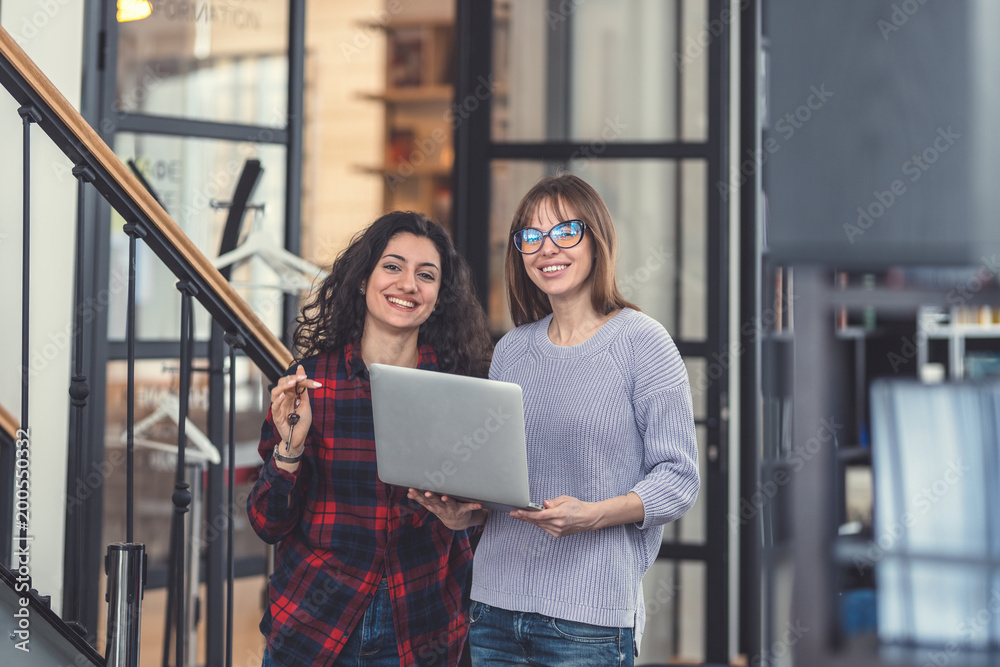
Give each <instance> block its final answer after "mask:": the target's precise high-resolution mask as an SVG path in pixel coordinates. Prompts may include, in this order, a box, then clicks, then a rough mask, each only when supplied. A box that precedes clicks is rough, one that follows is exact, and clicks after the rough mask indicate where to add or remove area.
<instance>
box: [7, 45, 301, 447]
mask: <svg viewBox="0 0 1000 667" xmlns="http://www.w3.org/2000/svg"><path fill="white" fill-rule="evenodd" d="M0 57H3V58H4V59H6V60H7V62H9V63H10V64H11V65H12V66H13V68H14V69H15V70H16V72H17V73H18V74H19V75H20V76H21V78H23V79H24V81H25V82H26V83H27V85H28V86H30V87H31V89H32V90H33V91H34V92H35V94H36V95H37V97H38V98H39V99H40V100H41V102H42V103H43V104H45V105H47V106H48V107H49V108H50V109H51V110H52V111H53V113H54V114H56V116H58V118H59V120H60V121H61V123H62V124H64V125H65V127H66V128H67V129H68V130H69V132H70V133H71V134H72V137H73V138H74V139H75V141H76V143H77V145H76V146H74V147H73V149H74V150H75V151H78V152H80V153H89V154H91V155H92V156H93V157H94V159H95V160H96V161H97V163H98V165H99V167H100V168H101V169H103V170H104V171H105V172H106V173H107V174H108V175H109V176H110V177H111V178H112V179H113V180H114V181H115V183H116V184H117V185H118V187H119V188H120V189H121V190H122V191H124V195H125V196H126V197H128V198H129V199H131V201H132V202H134V204H135V205H136V206H137V207H138V208H139V209H141V211H142V213H143V214H144V217H145V218H147V219H148V220H149V221H150V222H151V223H152V224H153V225H155V226H156V228H157V230H158V231H159V232H160V233H161V235H162V236H163V237H164V238H165V240H166V242H167V243H169V244H170V245H172V246H173V248H174V249H176V251H177V253H178V254H179V255H180V256H181V257H183V259H184V260H185V261H186V263H187V264H188V265H189V267H190V269H191V270H192V271H193V272H195V273H196V274H197V275H198V276H199V277H200V279H201V280H202V281H203V283H204V284H205V285H206V286H207V288H208V289H210V290H212V291H213V293H214V294H215V295H216V296H217V297H218V298H219V300H221V301H222V303H223V304H224V306H225V307H226V308H228V309H229V310H230V311H231V312H232V313H233V314H234V316H235V317H236V318H237V319H238V320H239V321H240V324H241V325H242V327H243V328H244V331H243V333H244V334H245V335H249V336H252V337H255V338H256V340H257V341H259V342H260V346H261V347H262V348H263V349H264V350H265V351H266V352H267V353H268V354H269V355H270V356H271V357H272V359H273V360H274V362H275V363H276V364H277V365H278V366H280V367H281V368H287V367H289V366H290V365H291V364H292V361H293V356H292V353H291V352H290V351H289V350H288V348H286V347H285V346H284V344H283V343H282V342H281V341H280V340H279V339H278V337H277V336H275V335H274V334H273V333H272V332H271V330H270V329H268V328H267V327H266V326H265V325H264V323H263V322H261V321H260V318H258V317H257V315H256V313H254V312H253V310H251V308H250V306H249V304H247V302H246V301H244V300H243V298H242V297H241V296H240V295H239V294H237V292H236V290H235V289H233V287H232V285H230V284H229V282H228V281H227V280H226V279H225V278H224V277H223V276H222V274H221V273H219V271H218V270H217V269H216V268H215V267H214V266H213V265H212V263H211V262H210V261H209V259H208V258H207V257H206V256H205V255H204V253H202V252H201V250H199V249H198V247H197V246H196V245H195V244H194V242H193V241H191V239H190V238H188V236H187V235H186V234H185V233H184V231H183V230H182V229H181V228H180V226H178V224H177V223H176V222H174V220H173V219H172V218H171V217H170V215H169V214H168V213H167V212H166V211H165V210H164V209H163V207H162V206H160V205H159V204H158V203H157V202H156V200H155V199H154V198H153V196H152V195H151V194H150V193H149V192H148V191H147V190H146V189H145V188H144V187H142V185H141V184H140V183H139V181H138V179H137V178H136V177H135V176H134V175H133V174H132V172H131V171H129V169H128V167H127V166H125V164H124V163H123V162H122V161H121V160H120V159H119V158H118V156H117V155H115V153H114V151H112V150H111V147H110V146H108V145H107V144H106V143H105V142H104V140H103V139H101V138H100V136H98V134H97V132H96V131H95V130H94V128H92V127H91V126H90V124H89V123H87V121H86V120H85V119H84V118H83V116H81V115H80V113H79V112H78V111H77V110H76V109H75V108H73V105H72V104H70V103H69V101H68V100H67V99H66V98H65V97H64V96H63V95H62V93H60V92H59V90H58V89H57V88H56V87H55V86H54V85H53V84H52V82H51V81H50V80H49V79H48V77H46V76H45V74H44V73H42V71H41V70H40V69H39V68H38V66H37V65H35V63H34V62H33V61H32V60H31V58H29V57H28V55H27V54H26V53H25V52H24V50H23V49H21V47H20V46H19V45H18V44H17V42H15V41H14V39H13V38H12V37H11V36H10V34H9V33H8V32H7V31H6V30H5V29H3V27H0ZM12 92H13V91H12ZM43 129H46V131H47V132H48V131H49V130H48V128H44V126H43ZM50 134H51V132H50ZM57 143H58V142H57ZM60 148H62V149H63V150H64V151H66V152H67V154H70V152H69V151H68V150H67V148H66V147H65V146H60ZM70 157H71V158H72V155H70ZM112 205H114V202H112ZM258 363H259V362H258ZM272 379H276V378H272ZM15 429H16V426H15Z"/></svg>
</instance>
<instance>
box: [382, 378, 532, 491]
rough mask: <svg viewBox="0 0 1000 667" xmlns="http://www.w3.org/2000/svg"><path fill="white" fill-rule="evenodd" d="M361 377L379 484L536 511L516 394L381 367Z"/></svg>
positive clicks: (487, 383) (497, 385)
mask: <svg viewBox="0 0 1000 667" xmlns="http://www.w3.org/2000/svg"><path fill="white" fill-rule="evenodd" d="M368 370H369V373H370V374H371V384H372V412H373V413H374V417H375V456H376V462H377V466H378V476H379V479H381V480H382V481H383V482H385V483H386V484H394V485H396V486H403V487H412V488H415V489H423V490H425V491H433V492H435V493H440V494H444V495H447V496H449V497H455V498H457V499H460V500H465V501H476V502H481V503H482V504H483V506H484V507H488V508H490V509H496V510H509V509H510V508H512V507H515V508H520V509H531V510H540V509H542V506H541V505H537V504H535V503H532V502H531V494H530V491H529V488H528V455H527V449H526V446H525V440H524V413H523V410H522V404H521V387H519V386H518V385H516V384H513V383H510V382H497V381H494V380H484V379H481V378H470V377H464V376H461V375H451V374H449V373H438V372H435V371H425V370H418V369H414V368H400V367H399V366H387V365H385V364H371V366H370V367H369V369H368Z"/></svg>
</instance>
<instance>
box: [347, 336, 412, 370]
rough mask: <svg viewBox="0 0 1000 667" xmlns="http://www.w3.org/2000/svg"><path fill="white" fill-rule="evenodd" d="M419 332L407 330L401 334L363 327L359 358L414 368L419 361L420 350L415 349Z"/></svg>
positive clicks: (371, 361) (369, 362)
mask: <svg viewBox="0 0 1000 667" xmlns="http://www.w3.org/2000/svg"><path fill="white" fill-rule="evenodd" d="M418 335H419V332H418V331H416V330H414V331H408V332H406V333H402V334H392V333H389V332H381V331H375V330H373V328H372V327H368V326H366V327H365V331H364V333H363V334H361V358H362V359H364V360H365V364H368V365H371V364H388V365H390V366H405V367H407V368H416V367H417V364H418V363H419V361H420V351H419V350H418V349H417V337H418Z"/></svg>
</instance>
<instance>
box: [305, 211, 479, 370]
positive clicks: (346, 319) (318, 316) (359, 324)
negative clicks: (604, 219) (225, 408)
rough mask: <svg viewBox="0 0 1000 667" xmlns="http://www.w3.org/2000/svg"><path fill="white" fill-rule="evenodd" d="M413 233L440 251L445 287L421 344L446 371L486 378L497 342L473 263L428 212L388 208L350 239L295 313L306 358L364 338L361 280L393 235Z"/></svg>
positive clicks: (422, 329) (422, 332)
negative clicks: (476, 283)
mask: <svg viewBox="0 0 1000 667" xmlns="http://www.w3.org/2000/svg"><path fill="white" fill-rule="evenodd" d="M403 233H409V234H413V235H414V236H417V237H420V238H426V239H429V240H430V241H431V242H432V243H433V244H434V246H435V247H436V248H437V251H438V253H439V254H440V255H441V288H440V290H439V292H438V300H437V304H436V306H435V310H434V312H433V313H431V316H430V317H429V318H428V319H427V321H426V322H424V323H423V324H422V325H421V326H420V332H419V334H418V340H417V342H418V344H429V345H431V346H432V347H433V348H434V352H435V353H436V354H437V360H438V367H439V368H440V369H441V370H443V371H445V372H447V373H459V374H462V375H473V376H477V377H486V375H487V372H488V371H489V363H490V356H491V355H492V350H493V341H492V339H491V338H490V335H489V330H488V329H487V324H486V315H485V314H484V313H483V309H482V307H481V306H480V304H479V301H478V300H477V299H476V295H475V292H474V290H473V288H472V277H471V274H470V272H469V266H468V264H466V262H465V260H464V259H463V258H462V257H461V255H459V254H458V252H457V251H456V250H455V246H454V245H453V244H452V242H451V239H450V238H448V234H447V233H446V232H445V231H444V229H442V228H441V227H440V226H439V225H438V224H436V223H434V222H432V221H431V220H429V219H428V218H427V216H425V215H423V214H421V213H414V212H411V211H393V212H391V213H386V214H385V215H383V216H382V217H381V218H379V219H378V220H376V221H375V222H373V223H372V224H371V225H369V226H368V227H367V228H366V229H364V230H362V231H361V232H359V233H358V234H357V235H355V237H354V238H353V239H352V240H351V243H350V245H349V246H348V247H347V249H346V250H344V251H343V252H342V253H340V255H339V256H338V257H337V259H336V261H334V263H333V267H332V268H331V270H330V275H329V276H328V277H327V278H326V280H324V281H323V283H322V284H321V285H320V286H319V289H317V290H316V291H315V292H314V293H313V296H312V297H311V298H310V299H309V301H308V302H307V303H306V305H305V306H304V307H303V308H302V313H301V314H300V315H299V317H298V318H297V320H296V322H297V326H296V329H295V335H294V337H293V341H294V343H295V347H296V349H297V350H298V351H299V352H300V354H301V355H302V356H303V357H309V356H313V355H315V354H319V353H320V352H332V351H335V350H339V349H340V348H342V347H343V346H344V345H347V344H348V343H356V342H358V341H360V340H361V334H362V333H363V332H364V325H365V315H366V313H367V309H366V306H365V297H364V295H363V294H361V292H360V289H359V288H360V286H361V284H362V283H363V282H364V281H365V280H366V279H367V278H368V276H370V275H371V273H372V271H374V270H375V265H376V264H377V263H378V261H379V259H380V258H381V257H382V253H383V252H384V251H385V247H386V245H388V243H389V240H390V239H391V238H392V237H394V236H395V235H396V234H403Z"/></svg>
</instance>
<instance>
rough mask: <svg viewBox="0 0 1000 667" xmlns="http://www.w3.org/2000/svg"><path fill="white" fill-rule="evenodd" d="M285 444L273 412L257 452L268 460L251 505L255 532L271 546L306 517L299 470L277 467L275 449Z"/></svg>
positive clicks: (249, 506)
mask: <svg viewBox="0 0 1000 667" xmlns="http://www.w3.org/2000/svg"><path fill="white" fill-rule="evenodd" d="M280 442H281V435H280V434H279V433H278V429H277V427H275V425H274V419H273V418H272V417H271V411H270V410H268V412H267V418H266V419H265V420H264V425H263V426H262V427H261V434H260V445H258V447H257V451H258V452H259V453H260V457H261V458H262V459H263V460H264V466H263V467H262V468H261V472H260V477H259V479H258V480H257V483H256V484H255V485H254V487H253V490H252V491H251V493H250V498H249V499H248V501H247V513H248V515H249V517H250V525H251V526H253V529H254V532H256V533H257V535H258V536H259V537H260V539H262V540H264V541H265V542H267V543H268V544H275V543H277V542H278V541H279V540H282V539H284V538H285V537H287V536H288V534H289V533H291V532H292V530H293V529H294V528H295V524H297V523H298V521H299V519H300V518H301V516H302V507H303V504H304V503H303V499H302V493H301V491H302V484H300V483H299V478H300V476H301V474H300V473H301V472H302V466H303V465H305V462H303V463H302V464H300V466H299V470H297V471H295V472H294V473H290V472H288V471H287V470H282V469H280V468H279V467H278V466H276V465H275V464H274V456H273V454H274V447H275V445H277V444H279V443H280Z"/></svg>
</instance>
